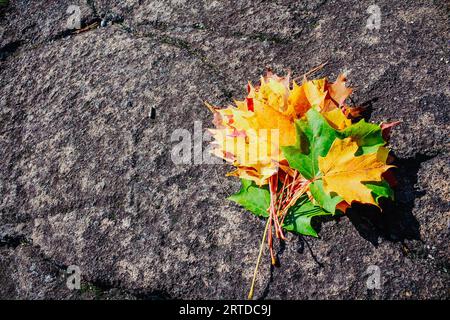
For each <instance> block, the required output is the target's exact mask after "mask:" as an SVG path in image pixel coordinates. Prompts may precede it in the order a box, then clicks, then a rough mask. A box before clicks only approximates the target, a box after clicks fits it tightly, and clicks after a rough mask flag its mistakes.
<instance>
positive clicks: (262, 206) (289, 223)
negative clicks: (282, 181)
mask: <svg viewBox="0 0 450 320" xmlns="http://www.w3.org/2000/svg"><path fill="white" fill-rule="evenodd" d="M241 183H242V185H241V189H240V190H239V191H238V192H237V193H235V194H233V195H231V196H230V197H228V199H229V200H231V201H234V202H236V203H237V204H239V205H241V206H242V207H244V208H245V209H247V210H249V211H250V212H251V213H253V214H254V215H256V216H259V217H265V218H267V217H268V216H269V212H268V210H269V206H270V192H269V190H268V188H267V186H263V187H258V186H257V185H256V184H255V183H254V182H253V181H250V180H246V179H241ZM328 214H329V213H328V212H326V211H324V210H323V209H322V208H321V207H320V206H316V205H314V204H313V203H312V202H311V201H310V199H309V198H308V197H307V196H306V195H304V196H303V197H301V198H300V199H299V200H298V201H297V203H296V204H295V206H293V207H292V208H290V209H289V211H288V213H287V215H286V218H285V219H284V223H283V225H282V227H283V228H284V229H285V230H287V231H292V232H295V233H298V234H301V235H307V236H313V237H317V232H316V231H315V230H314V228H313V227H312V226H311V219H312V218H313V217H316V216H322V215H328Z"/></svg>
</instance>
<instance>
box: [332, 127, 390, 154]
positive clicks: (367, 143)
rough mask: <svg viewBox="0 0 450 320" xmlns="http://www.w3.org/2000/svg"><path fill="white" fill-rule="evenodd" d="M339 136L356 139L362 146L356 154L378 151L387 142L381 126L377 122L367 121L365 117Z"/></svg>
mask: <svg viewBox="0 0 450 320" xmlns="http://www.w3.org/2000/svg"><path fill="white" fill-rule="evenodd" d="M338 136H339V138H341V139H345V138H349V137H351V138H352V140H354V141H356V143H357V144H358V146H359V147H360V150H358V152H357V153H356V155H362V154H369V153H373V152H376V151H377V150H378V148H379V147H381V146H384V145H385V144H386V141H384V139H383V135H382V130H381V127H380V126H379V125H377V124H374V123H369V122H366V121H365V120H364V119H362V120H360V121H359V122H357V123H355V124H352V125H351V126H349V127H347V128H345V129H344V130H342V131H340V132H339V133H338Z"/></svg>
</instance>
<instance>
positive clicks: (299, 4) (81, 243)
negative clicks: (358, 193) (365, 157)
mask: <svg viewBox="0 0 450 320" xmlns="http://www.w3.org/2000/svg"><path fill="white" fill-rule="evenodd" d="M371 4H372V1H356V0H354V1H353V0H352V1H332V0H330V1H327V0H320V1H318V0H313V1H292V0H284V1H283V0H280V1H209V0H208V1H184V0H170V1H148V0H122V1H109V0H92V1H82V0H70V1H69V0H67V1H50V0H39V1H38V0H33V1H31V0H30V1H25V0H22V1H20V0H18V1H11V3H10V4H9V6H8V7H6V8H2V9H0V10H1V13H0V298H4V299H93V298H100V299H121V298H125V299H142V298H148V299H171V298H183V299H195V298H200V299H208V298H214V299H216V298H229V299H239V298H245V297H246V294H247V291H248V288H249V283H250V281H251V277H252V272H253V268H254V263H255V259H256V257H257V253H258V245H259V241H260V238H261V235H262V232H263V229H264V222H263V221H262V220H259V219H258V218H256V217H254V216H252V215H251V214H249V213H247V212H245V210H243V209H241V208H239V207H238V206H236V205H234V204H233V203H230V202H229V201H227V200H226V196H227V195H229V194H231V193H233V192H235V191H237V190H238V188H239V182H238V181H237V180H235V179H233V178H225V177H224V174H225V173H226V172H227V171H229V169H230V168H229V167H227V166H225V165H206V164H203V165H198V164H197V165H195V164H191V165H175V164H174V163H173V162H172V160H171V150H172V147H173V146H174V142H172V141H171V134H172V132H173V131H174V130H176V129H180V128H181V129H186V130H189V131H190V132H191V133H193V128H194V122H195V121H201V122H202V123H203V128H206V127H209V126H211V124H210V123H211V114H210V113H209V111H208V110H207V109H206V108H205V107H204V105H203V103H202V101H204V100H207V101H209V102H211V103H214V104H218V105H224V104H226V103H228V102H230V101H231V98H232V97H237V98H239V97H242V96H243V95H244V92H245V91H244V90H245V84H246V81H247V80H251V81H253V82H256V81H257V80H258V78H259V76H260V75H261V74H262V73H264V71H265V69H266V68H267V67H271V68H272V69H273V70H274V71H276V72H277V73H280V74H283V73H286V72H287V71H288V70H291V71H292V73H293V75H294V76H299V75H301V74H303V73H304V72H306V71H308V70H310V69H311V68H312V67H314V66H316V65H318V64H320V63H322V62H325V61H329V63H328V65H327V66H326V67H325V68H324V69H322V70H321V71H320V72H318V73H317V74H316V75H315V76H317V77H320V76H329V77H330V78H331V79H334V78H335V77H336V76H337V75H338V74H339V73H340V72H346V73H347V74H348V78H349V80H350V85H351V86H353V87H354V88H355V94H354V95H353V103H354V104H355V105H361V104H365V105H368V106H370V108H369V109H370V112H368V115H367V116H368V117H369V119H370V120H372V121H377V122H379V121H386V122H387V121H393V120H400V121H402V124H401V125H400V126H398V127H396V128H395V129H394V130H393V135H392V139H391V147H392V150H393V152H394V154H395V155H396V156H397V160H396V164H397V166H398V169H397V175H398V183H399V184H398V187H397V190H396V197H397V201H396V203H394V204H390V203H387V204H386V209H385V211H384V212H383V213H380V212H378V211H376V210H373V209H372V208H367V207H360V208H359V207H356V208H354V209H352V211H351V212H350V213H349V214H348V216H344V217H341V218H339V219H327V220H323V221H317V224H318V228H319V229H320V238H319V239H311V238H302V237H298V236H295V235H290V236H289V241H287V242H286V243H285V244H283V245H280V246H278V254H279V258H280V262H281V264H280V266H279V267H278V268H271V267H270V266H269V259H268V257H267V255H266V256H265V259H264V263H263V265H262V267H261V271H260V274H259V277H258V282H257V290H256V293H255V296H256V297H257V298H265V299H448V298H450V292H449V288H450V286H449V285H450V276H449V270H450V264H449V257H450V250H449V245H448V244H449V240H450V205H449V200H450V194H449V176H450V168H449V161H450V157H449V140H448V137H449V129H450V128H449V127H450V122H449V106H450V103H449V97H450V86H449V78H448V75H449V71H450V70H449V59H450V56H449V42H448V39H449V38H448V35H449V24H448V13H449V7H448V3H447V2H446V1H437V0H436V1H427V2H424V1H388V0H379V1H376V4H377V5H378V6H379V8H380V10H381V25H380V29H379V30H377V29H374V30H369V29H368V28H366V21H367V19H368V18H369V16H370V14H369V13H368V12H367V8H368V7H369V6H370V5H371ZM70 5H79V7H80V13H81V17H80V18H81V19H80V21H81V24H82V28H83V32H78V33H75V32H74V30H69V29H68V28H67V19H68V18H69V16H70V14H68V13H67V9H68V7H69V6H70ZM99 25H102V26H103V27H97V26H99ZM152 110H153V111H152ZM206 145H207V142H204V146H206ZM70 265H77V266H79V268H80V270H81V276H82V280H81V282H82V285H81V289H80V290H69V289H68V288H67V286H66V279H67V277H68V275H67V273H66V269H67V267H68V266H70ZM371 265H375V266H377V267H379V270H380V275H381V278H380V279H381V283H380V289H369V288H368V287H367V283H366V282H367V279H368V277H369V276H370V273H371V271H370V270H372V269H370V268H369V267H370V266H371ZM368 268H369V271H368Z"/></svg>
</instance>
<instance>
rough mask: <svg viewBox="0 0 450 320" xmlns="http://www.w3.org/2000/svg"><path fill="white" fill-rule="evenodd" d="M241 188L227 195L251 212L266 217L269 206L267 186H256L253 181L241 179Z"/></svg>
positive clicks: (229, 198)
mask: <svg viewBox="0 0 450 320" xmlns="http://www.w3.org/2000/svg"><path fill="white" fill-rule="evenodd" d="M241 183H242V186H241V190H239V191H238V192H237V193H235V194H233V195H231V196H229V197H228V200H231V201H234V202H236V203H238V204H240V205H241V206H243V207H244V208H245V209H247V210H249V211H250V212H252V213H253V214H255V215H257V216H262V217H268V216H269V213H268V212H267V209H268V208H269V206H270V192H269V190H268V189H267V187H264V188H263V187H258V186H257V185H256V184H255V183H254V182H253V181H251V180H246V179H241Z"/></svg>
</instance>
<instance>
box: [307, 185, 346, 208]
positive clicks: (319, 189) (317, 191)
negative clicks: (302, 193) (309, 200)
mask: <svg viewBox="0 0 450 320" xmlns="http://www.w3.org/2000/svg"><path fill="white" fill-rule="evenodd" d="M309 190H310V191H311V194H312V196H313V198H314V200H316V202H317V204H318V205H320V206H321V207H322V208H323V209H324V210H326V211H328V212H329V213H331V214H333V215H334V214H335V212H336V205H337V204H338V203H339V202H341V201H342V200H343V199H342V197H341V196H338V195H336V194H333V195H331V194H329V193H327V192H325V190H324V189H323V181H322V180H317V181H314V182H313V183H311V184H310V185H309Z"/></svg>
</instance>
